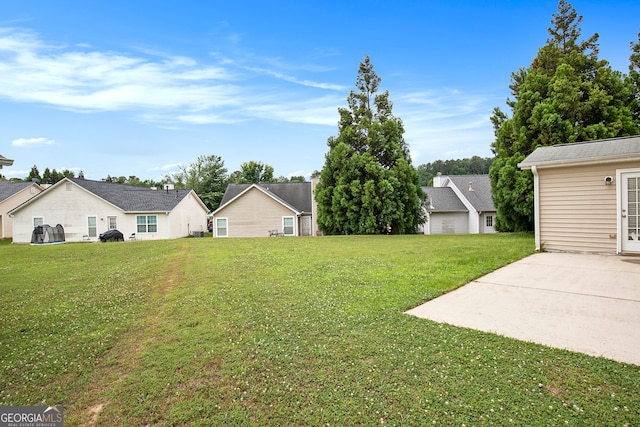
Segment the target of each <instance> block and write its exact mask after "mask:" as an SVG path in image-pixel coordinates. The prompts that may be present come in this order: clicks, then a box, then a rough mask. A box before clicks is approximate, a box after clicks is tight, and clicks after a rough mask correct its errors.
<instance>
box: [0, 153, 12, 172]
mask: <svg viewBox="0 0 640 427" xmlns="http://www.w3.org/2000/svg"><path fill="white" fill-rule="evenodd" d="M12 164H13V160H11V159H7V158H6V157H4V156H2V155H0V169H2V166H11V165H12Z"/></svg>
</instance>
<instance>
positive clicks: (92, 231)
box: [87, 216, 98, 237]
mask: <svg viewBox="0 0 640 427" xmlns="http://www.w3.org/2000/svg"><path fill="white" fill-rule="evenodd" d="M87 235H88V236H89V237H98V217H97V216H88V217H87Z"/></svg>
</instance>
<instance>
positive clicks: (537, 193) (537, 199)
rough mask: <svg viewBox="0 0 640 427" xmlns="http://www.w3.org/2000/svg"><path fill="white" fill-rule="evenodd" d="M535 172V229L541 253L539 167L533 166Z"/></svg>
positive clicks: (532, 169) (538, 248) (537, 244)
mask: <svg viewBox="0 0 640 427" xmlns="http://www.w3.org/2000/svg"><path fill="white" fill-rule="evenodd" d="M531 172H533V227H534V233H535V237H536V251H538V252H540V247H541V244H540V179H539V177H538V167H537V166H535V165H534V166H531Z"/></svg>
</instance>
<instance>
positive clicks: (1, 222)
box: [0, 181, 43, 239]
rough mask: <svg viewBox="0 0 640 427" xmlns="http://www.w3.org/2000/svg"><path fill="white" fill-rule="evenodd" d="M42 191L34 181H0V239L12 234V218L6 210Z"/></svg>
mask: <svg viewBox="0 0 640 427" xmlns="http://www.w3.org/2000/svg"><path fill="white" fill-rule="evenodd" d="M42 191H43V188H42V187H40V185H38V184H36V183H35V182H14V181H0V239H7V238H10V237H12V235H13V232H12V228H13V220H12V218H11V217H10V216H9V215H8V212H9V211H10V210H12V209H14V208H16V207H17V206H19V205H21V204H22V203H24V202H26V201H27V200H29V199H30V198H32V197H33V196H35V195H36V194H40V193H41V192H42Z"/></svg>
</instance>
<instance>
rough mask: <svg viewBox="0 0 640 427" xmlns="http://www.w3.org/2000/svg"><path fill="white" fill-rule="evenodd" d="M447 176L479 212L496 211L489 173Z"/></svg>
mask: <svg viewBox="0 0 640 427" xmlns="http://www.w3.org/2000/svg"><path fill="white" fill-rule="evenodd" d="M447 178H448V179H449V180H450V181H451V182H452V183H453V184H454V185H455V186H456V187H457V188H458V190H459V191H460V192H461V193H462V195H463V196H464V197H465V198H466V199H467V200H468V201H469V203H471V206H473V208H474V209H475V210H476V211H478V212H490V211H495V210H496V208H495V206H494V204H493V199H492V197H491V181H490V180H489V175H449V176H447Z"/></svg>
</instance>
